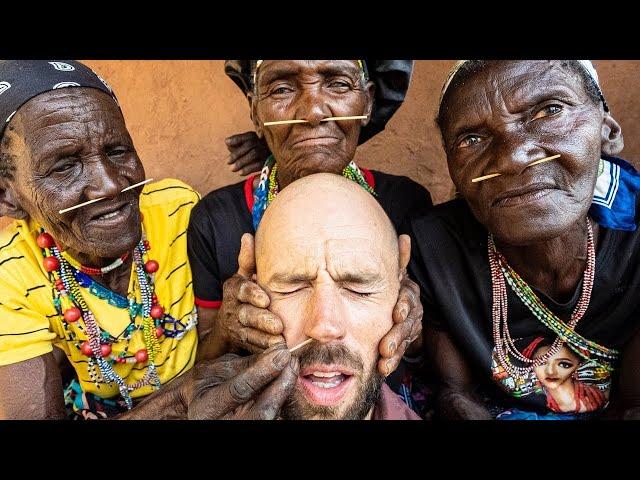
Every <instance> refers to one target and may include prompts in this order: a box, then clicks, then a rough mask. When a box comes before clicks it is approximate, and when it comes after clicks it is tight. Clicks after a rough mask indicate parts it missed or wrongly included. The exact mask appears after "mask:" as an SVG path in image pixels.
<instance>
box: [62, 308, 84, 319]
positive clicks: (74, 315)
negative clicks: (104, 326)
mask: <svg viewBox="0 0 640 480" xmlns="http://www.w3.org/2000/svg"><path fill="white" fill-rule="evenodd" d="M81 315H82V312H81V311H80V309H79V308H78V307H71V308H68V309H67V310H65V312H64V319H65V320H66V321H67V322H77V321H78V319H79V318H80V316H81Z"/></svg>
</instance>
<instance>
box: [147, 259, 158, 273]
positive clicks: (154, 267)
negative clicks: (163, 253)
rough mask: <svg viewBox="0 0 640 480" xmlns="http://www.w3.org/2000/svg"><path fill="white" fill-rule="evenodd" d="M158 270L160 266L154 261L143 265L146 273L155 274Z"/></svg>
mask: <svg viewBox="0 0 640 480" xmlns="http://www.w3.org/2000/svg"><path fill="white" fill-rule="evenodd" d="M158 268H160V264H159V263H158V262H156V261H155V260H148V261H147V263H145V264H144V270H145V272H147V273H156V272H157V271H158Z"/></svg>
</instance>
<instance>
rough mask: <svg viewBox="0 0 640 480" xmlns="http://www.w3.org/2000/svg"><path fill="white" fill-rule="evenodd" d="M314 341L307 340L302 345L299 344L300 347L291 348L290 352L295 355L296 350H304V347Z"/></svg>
mask: <svg viewBox="0 0 640 480" xmlns="http://www.w3.org/2000/svg"><path fill="white" fill-rule="evenodd" d="M314 340H315V339H314V338H308V339H307V340H305V341H304V342H302V343H299V344H298V345H296V346H295V347H293V348H290V349H289V352H291V353H293V352H295V351H296V350H298V349H299V348H302V347H304V346H305V345H308V344H309V343H311V342H313V341H314Z"/></svg>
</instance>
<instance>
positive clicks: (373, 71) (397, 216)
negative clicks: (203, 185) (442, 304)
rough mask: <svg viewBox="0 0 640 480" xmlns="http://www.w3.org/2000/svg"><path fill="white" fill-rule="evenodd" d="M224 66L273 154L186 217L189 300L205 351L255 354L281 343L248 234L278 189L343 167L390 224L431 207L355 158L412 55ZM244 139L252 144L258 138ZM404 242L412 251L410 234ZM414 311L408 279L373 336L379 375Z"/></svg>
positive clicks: (412, 188) (422, 195)
mask: <svg viewBox="0 0 640 480" xmlns="http://www.w3.org/2000/svg"><path fill="white" fill-rule="evenodd" d="M226 71H227V74H228V75H229V76H231V77H232V78H233V79H234V81H236V83H237V84H238V85H239V86H240V87H241V88H242V90H243V92H244V93H245V94H246V95H247V98H248V99H249V103H250V106H251V118H252V120H253V123H254V126H255V129H256V134H257V136H258V137H259V138H261V139H264V140H265V141H266V144H267V145H268V148H269V150H270V152H272V155H271V156H269V158H268V159H267V161H266V163H265V164H264V168H263V171H262V173H261V175H260V176H253V177H250V178H249V179H247V180H246V181H244V182H241V183H238V184H235V185H231V186H228V187H224V188H221V189H218V190H216V191H214V192H211V193H210V194H209V195H207V196H206V197H204V198H203V199H202V201H201V202H200V203H199V205H197V206H196V207H195V209H194V211H193V213H192V216H191V224H190V227H189V233H188V243H189V258H190V262H191V266H192V268H193V270H194V290H195V294H196V304H197V305H198V310H199V314H200V321H201V322H204V323H205V324H208V325H210V328H212V329H213V333H214V335H212V337H213V338H215V339H217V341H215V342H209V343H208V344H207V346H206V347H205V348H207V349H208V354H207V355H208V356H217V355H219V354H221V353H223V352H226V351H230V350H236V349H239V348H244V349H248V350H250V351H259V350H261V349H264V348H266V347H268V346H269V345H272V344H275V343H278V342H281V341H282V340H283V338H282V335H281V333H282V322H281V321H280V319H279V318H278V317H277V316H276V315H275V314H272V313H271V312H269V311H268V310H267V308H268V306H269V298H268V296H267V295H266V294H265V293H264V292H263V291H262V290H261V289H260V288H259V287H258V285H257V284H256V283H254V282H253V281H252V278H251V276H252V275H253V273H254V258H253V257H254V253H253V238H252V236H251V235H252V234H253V233H254V232H255V229H256V227H257V225H258V223H259V221H260V218H261V217H262V213H263V212H264V210H265V209H266V208H267V206H268V204H269V202H270V200H271V199H272V198H273V196H274V195H276V194H277V192H278V191H279V190H280V189H282V188H285V187H286V186H287V185H288V184H290V183H291V182H293V181H294V180H296V179H297V178H301V177H304V176H306V175H310V174H312V173H317V172H328V173H335V174H342V175H344V176H346V177H348V178H350V179H352V180H353V181H355V182H357V183H358V184H360V185H361V186H362V188H364V189H366V190H367V191H369V192H371V193H372V194H373V195H375V196H376V198H377V199H378V200H379V201H380V203H381V205H382V206H383V208H384V209H385V211H386V213H387V214H388V215H389V217H390V218H391V219H392V221H393V222H394V225H395V226H396V228H397V227H399V226H400V225H401V224H402V223H403V222H404V220H405V219H406V218H407V217H408V216H409V214H410V212H411V211H412V210H421V209H426V208H428V207H430V206H431V198H430V195H429V193H428V192H427V191H426V190H425V189H424V188H423V187H422V186H420V185H419V184H417V183H415V182H413V181H411V180H410V179H408V178H406V177H398V176H394V175H388V174H385V173H381V172H373V171H368V170H366V169H361V168H359V167H358V166H357V165H356V164H355V163H354V162H353V157H354V154H355V150H356V147H357V146H358V144H359V143H361V142H363V141H365V140H367V139H368V138H370V137H371V136H373V135H375V134H376V133H378V132H379V131H381V130H382V129H383V128H384V124H385V123H386V121H387V120H388V119H389V118H390V117H391V115H392V114H393V113H394V112H395V110H396V109H397V108H398V107H399V106H400V104H401V102H402V100H403V99H404V94H405V93H406V90H407V88H408V85H409V79H410V75H411V71H412V62H410V61H401V60H387V61H379V60H264V61H263V60H251V61H238V60H230V61H227V64H226ZM354 117H356V118H354ZM272 122H276V123H275V124H274V123H272ZM282 122H284V123H282ZM248 145H249V146H248V147H246V148H249V149H252V148H253V147H255V142H254V143H252V142H248ZM242 151H245V148H244V147H243V149H242ZM262 160H263V161H264V160H265V159H262ZM345 208H348V205H345ZM245 234H250V235H245ZM241 245H242V248H241ZM402 248H404V249H409V244H408V237H404V242H403V247H402ZM282 254H283V255H286V252H282ZM223 285H224V287H223ZM421 314H422V312H421V307H420V304H419V299H418V293H417V288H416V286H415V284H413V282H411V281H410V280H409V279H408V278H406V279H405V281H404V282H403V284H402V287H401V292H400V297H399V300H398V304H397V305H396V308H395V310H394V320H395V321H396V322H397V323H396V324H395V325H394V327H393V329H392V330H391V331H390V332H389V334H388V335H387V336H385V337H384V338H383V339H382V341H381V343H380V354H381V359H380V361H379V370H380V372H381V373H383V374H388V373H389V372H391V371H393V370H394V369H395V367H396V366H397V365H398V363H399V361H400V359H401V357H402V355H403V353H404V352H405V350H406V348H407V347H408V345H409V344H410V343H411V341H412V340H414V339H416V338H418V336H419V332H420V328H421V326H420V323H421V322H420V319H421Z"/></svg>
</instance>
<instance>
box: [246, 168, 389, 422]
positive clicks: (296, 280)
mask: <svg viewBox="0 0 640 480" xmlns="http://www.w3.org/2000/svg"><path fill="white" fill-rule="evenodd" d="M256 261H257V277H258V283H259V284H260V286H261V287H262V288H264V289H265V291H267V293H268V294H269V296H270V297H271V305H270V309H271V310H272V311H273V312H274V313H276V314H277V315H278V316H279V317H280V318H282V320H283V322H284V336H285V339H286V341H287V344H288V345H289V347H293V346H295V345H298V344H299V343H301V342H303V341H305V340H307V339H309V338H312V339H314V340H315V341H314V342H312V343H311V344H309V345H307V346H305V347H303V348H302V349H301V350H299V352H298V354H299V357H300V374H299V377H298V385H297V387H296V389H295V391H294V393H293V394H292V395H291V397H290V399H289V402H288V403H287V404H286V406H285V408H283V410H282V412H281V413H282V416H283V417H285V418H305V419H306V418H331V419H343V418H353V419H356V418H357V419H362V418H365V417H366V416H367V415H369V414H370V412H371V409H372V407H373V404H374V403H375V401H376V400H377V398H378V395H379V389H380V386H381V383H382V380H383V378H382V377H381V376H380V375H379V374H378V372H377V359H378V343H379V341H380V339H381V338H382V337H383V336H384V334H385V333H387V332H388V331H389V329H390V328H391V326H392V323H393V322H392V317H391V314H392V310H393V306H394V305H395V303H396V300H397V298H398V290H399V286H400V283H399V278H400V266H399V261H398V239H397V237H396V234H395V231H394V229H393V227H392V225H391V223H390V221H389V219H388V218H387V217H386V215H385V213H384V211H383V210H382V208H381V207H380V206H379V205H378V203H377V202H376V200H375V198H373V197H372V196H371V195H370V194H368V193H367V192H365V191H364V190H362V189H361V188H360V187H359V186H358V185H357V184H355V183H353V182H350V181H349V180H345V179H344V178H342V177H339V176H337V175H329V174H319V175H313V176H311V177H307V178H305V179H303V180H300V181H298V182H294V183H293V184H292V185H290V186H289V187H287V188H286V189H284V190H283V192H282V193H281V194H280V195H279V196H278V198H277V199H276V201H274V203H273V204H272V205H271V206H270V207H269V209H268V210H267V213H266V214H265V217H264V218H263V220H262V223H261V225H260V229H259V230H258V234H257V237H256Z"/></svg>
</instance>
